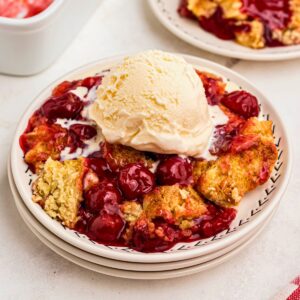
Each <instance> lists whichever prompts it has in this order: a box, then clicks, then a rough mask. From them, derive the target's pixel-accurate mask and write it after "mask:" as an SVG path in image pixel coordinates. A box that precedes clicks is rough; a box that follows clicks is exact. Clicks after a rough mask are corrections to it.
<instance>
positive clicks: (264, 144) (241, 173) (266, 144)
mask: <svg viewBox="0 0 300 300" xmlns="http://www.w3.org/2000/svg"><path fill="white" fill-rule="evenodd" d="M238 139H239V140H240V141H242V142H243V144H241V145H240V146H239V147H238V146H237V145H236V146H235V148H234V149H235V151H231V152H230V153H228V154H226V155H223V156H221V157H219V158H218V159H217V160H216V161H209V162H208V161H198V162H196V163H195V165H194V176H195V178H196V182H197V183H196V189H197V190H198V191H199V192H200V193H201V194H202V195H203V196H204V197H206V198H207V199H209V200H211V201H213V202H214V203H216V204H218V205H221V206H224V207H228V206H234V205H237V204H238V203H239V202H240V201H241V199H242V197H243V196H244V195H245V194H246V193H247V192H249V191H251V190H253V189H254V188H256V187H257V186H258V185H261V184H263V183H264V182H266V181H267V180H268V178H269V176H270V174H271V172H272V169H273V167H274V164H275V162H276V159H277V150H276V147H275V145H274V142H273V137H272V122H270V121H258V120H257V118H251V119H249V120H248V121H247V122H246V123H245V126H244V127H243V129H242V130H241V135H240V136H239V137H238Z"/></svg>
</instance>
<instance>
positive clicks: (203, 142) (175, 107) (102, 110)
mask: <svg viewBox="0 0 300 300" xmlns="http://www.w3.org/2000/svg"><path fill="white" fill-rule="evenodd" d="M90 116H91V118H92V119H94V120H95V121H96V123H97V124H98V125H99V127H100V128H101V130H102V133H103V136H104V137H105V139H106V140H107V141H108V142H109V143H119V144H122V145H126V146H130V147H133V148H135V149H137V150H141V151H151V152H157V153H165V154H183V155H190V156H197V155H200V154H201V153H202V152H203V151H204V149H205V148H206V146H207V144H208V141H209V137H210V135H211V133H212V130H213V125H212V122H211V119H210V116H209V112H208V104H207V100H206V96H205V91H204V88H203V84H202V81H201V80H200V78H199V77H198V75H197V74H196V72H195V70H194V68H193V67H192V66H191V65H190V64H188V63H186V61H185V60H184V59H183V58H182V57H180V56H177V55H173V54H170V53H165V52H161V51H146V52H142V53H139V54H137V55H134V56H130V57H127V58H125V59H124V60H123V61H122V62H121V63H120V64H119V65H117V66H115V67H114V68H112V69H111V70H110V72H109V73H108V74H107V75H106V76H105V77H104V78H103V81H102V84H101V85H100V86H99V88H98V90H97V100H96V101H95V103H94V104H93V105H92V106H91V111H90Z"/></svg>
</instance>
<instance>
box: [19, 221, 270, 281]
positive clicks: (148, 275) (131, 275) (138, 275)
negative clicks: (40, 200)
mask: <svg viewBox="0 0 300 300" xmlns="http://www.w3.org/2000/svg"><path fill="white" fill-rule="evenodd" d="M269 220H270V219H268V220H267V222H265V223H264V224H263V225H262V227H261V228H260V229H259V230H258V231H257V232H256V233H255V234H254V235H253V236H252V237H250V238H249V239H248V240H247V241H246V242H245V243H243V244H242V245H240V246H239V247H237V248H235V249H234V250H232V251H230V252H229V253H226V254H225V255H223V256H221V257H218V258H216V259H213V260H211V261H208V262H205V263H202V264H199V265H195V266H192V267H187V268H182V269H177V270H169V271H160V272H141V271H140V272H136V271H128V270H120V269H114V268H109V267H104V266H101V265H98V264H94V263H91V262H89V261H86V260H84V259H81V258H79V257H77V256H74V255H72V254H70V253H68V252H66V251H64V250H63V249H61V248H58V247H57V246H56V245H54V244H52V243H51V242H50V241H48V240H47V239H46V238H45V237H43V236H42V235H41V234H40V233H39V232H38V231H36V230H35V229H34V228H33V227H31V226H30V225H29V224H27V225H28V227H29V228H30V229H31V231H32V232H33V233H34V234H35V235H36V236H37V238H39V239H40V241H41V242H43V243H44V244H45V245H46V246H47V247H49V248H50V249H51V250H53V251H54V252H55V253H57V254H59V255H60V256H62V257H64V258H65V259H67V260H69V261H71V262H73V263H75V264H77V265H79V266H81V267H83V268H86V269H88V270H91V271H94V272H97V273H100V274H105V275H109V276H114V277H120V278H127V279H139V280H158V279H170V278H176V277H182V276H187V275H192V274H196V273H199V272H203V271H206V270H208V269H211V268H214V267H216V266H218V265H220V264H222V263H224V262H226V261H227V260H229V259H231V258H233V257H235V256H236V255H238V253H239V252H241V251H242V250H243V249H244V248H245V247H247V246H248V245H249V244H250V243H251V242H252V241H253V240H254V239H255V238H256V237H257V236H258V235H259V234H260V233H261V232H262V231H263V229H264V227H265V226H266V225H267V224H268V223H269ZM24 221H25V220H24ZM25 223H26V222H25Z"/></svg>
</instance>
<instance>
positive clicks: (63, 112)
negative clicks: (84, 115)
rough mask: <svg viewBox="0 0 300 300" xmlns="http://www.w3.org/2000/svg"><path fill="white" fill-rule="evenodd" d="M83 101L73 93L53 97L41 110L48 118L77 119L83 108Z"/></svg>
mask: <svg viewBox="0 0 300 300" xmlns="http://www.w3.org/2000/svg"><path fill="white" fill-rule="evenodd" d="M83 106H84V105H83V102H82V101H81V100H80V98H79V97H77V96H76V95H74V94H72V93H68V94H66V95H62V96H59V97H52V98H50V99H49V100H48V101H46V102H45V103H44V104H43V106H42V107H41V111H42V113H43V115H44V116H46V117H47V118H48V119H52V120H53V119H57V118H65V119H75V118H76V117H77V116H78V115H79V113H80V112H81V110H82V109H83Z"/></svg>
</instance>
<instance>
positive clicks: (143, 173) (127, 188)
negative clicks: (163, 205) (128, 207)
mask: <svg viewBox="0 0 300 300" xmlns="http://www.w3.org/2000/svg"><path fill="white" fill-rule="evenodd" d="M119 185H120V188H121V190H122V192H123V194H124V195H125V197H126V198H127V199H135V198H137V197H140V196H143V195H144V194H147V193H149V192H151V191H152V190H153V188H154V185H155V179H154V175H153V173H151V172H150V171H149V170H148V169H147V168H145V167H144V166H142V165H141V164H134V163H133V164H128V165H126V166H125V167H124V168H122V169H121V171H120V174H119Z"/></svg>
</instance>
